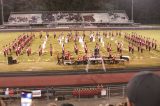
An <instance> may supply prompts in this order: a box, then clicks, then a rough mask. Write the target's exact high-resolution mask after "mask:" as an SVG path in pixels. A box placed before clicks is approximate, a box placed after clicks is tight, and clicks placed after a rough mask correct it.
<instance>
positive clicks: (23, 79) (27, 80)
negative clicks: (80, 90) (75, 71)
mask: <svg viewBox="0 0 160 106" xmlns="http://www.w3.org/2000/svg"><path fill="white" fill-rule="evenodd" d="M136 73H137V72H128V73H107V74H85V75H84V74H83V75H57V76H18V77H0V87H44V86H80V85H95V84H109V83H126V82H128V81H129V80H130V79H131V78H132V77H133V76H134V75H135V74H136ZM155 73H156V74H159V75H160V71H157V72H155Z"/></svg>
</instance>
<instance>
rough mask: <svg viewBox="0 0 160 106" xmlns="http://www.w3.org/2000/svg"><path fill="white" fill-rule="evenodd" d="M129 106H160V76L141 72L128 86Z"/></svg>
mask: <svg viewBox="0 0 160 106" xmlns="http://www.w3.org/2000/svg"><path fill="white" fill-rule="evenodd" d="M127 96H128V102H129V103H128V104H129V106H160V76H158V75H155V74H153V73H151V72H140V73H139V74H137V75H136V76H135V77H134V78H133V79H131V80H130V82H129V83H128V86H127Z"/></svg>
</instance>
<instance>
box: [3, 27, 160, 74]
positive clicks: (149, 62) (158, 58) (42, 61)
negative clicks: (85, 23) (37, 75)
mask: <svg viewBox="0 0 160 106" xmlns="http://www.w3.org/2000/svg"><path fill="white" fill-rule="evenodd" d="M106 31H107V30H106ZM61 32H62V31H57V32H56V35H57V37H56V39H54V37H53V32H49V35H50V36H49V38H48V41H47V43H46V48H45V50H44V51H45V53H44V54H43V55H42V56H41V57H39V56H38V52H37V51H38V47H39V45H42V43H43V41H44V38H45V35H46V33H45V32H43V37H42V39H40V38H39V32H34V33H35V35H36V37H35V39H34V40H33V41H32V43H31V49H32V55H31V56H29V57H28V56H27V55H26V53H25V50H24V53H23V54H22V55H20V56H18V57H17V60H18V62H19V63H18V64H14V65H8V64H7V58H6V57H4V56H3V46H4V45H8V44H9V43H11V42H12V41H13V40H14V39H15V38H17V37H18V36H19V35H20V34H23V33H28V34H30V32H0V42H1V43H0V50H1V52H0V71H32V70H38V71H41V70H78V69H85V68H86V66H85V65H70V66H66V65H57V59H56V56H57V53H61V51H62V49H61V45H59V44H58V40H57V39H58V36H59V35H60V33H61ZM95 32H96V31H95ZM113 32H114V33H115V32H116V31H113ZM121 32H122V36H121V37H116V38H115V39H114V40H111V39H110V38H109V39H107V38H104V42H105V45H106V44H107V43H108V42H110V43H111V44H112V48H113V51H112V53H113V54H115V55H116V54H117V53H116V44H115V41H122V42H123V43H124V46H123V47H124V50H123V55H128V56H130V57H131V60H130V62H129V63H125V64H119V65H107V64H106V65H105V66H106V67H107V68H113V67H114V68H116V67H118V68H119V67H124V68H127V67H147V66H160V30H122V31H121ZM132 32H136V33H137V34H139V35H142V36H146V37H150V38H154V39H156V40H157V43H158V51H155V50H152V51H151V52H149V51H144V53H138V52H137V48H135V49H136V52H135V53H134V54H131V53H128V42H126V41H125V40H124V33H132ZM79 33H80V35H82V33H83V32H82V31H80V32H79ZM89 33H90V32H89V31H86V38H85V41H86V42H87V46H88V49H89V54H92V53H93V49H94V47H95V44H96V42H98V39H96V42H90V41H89ZM100 33H101V35H102V33H103V31H100ZM67 34H68V32H67V31H65V32H64V35H65V36H66V35H67ZM74 34H75V32H73V35H74ZM98 43H99V42H98ZM50 44H52V45H53V56H50V54H49V45H50ZM99 45H100V54H101V55H103V56H108V53H107V51H106V47H105V46H104V47H102V44H101V43H99ZM78 47H79V50H80V52H79V55H84V51H83V48H82V46H81V45H80V43H78ZM65 49H66V50H67V51H70V52H71V54H72V56H73V57H74V58H75V59H77V58H78V56H77V55H75V53H74V41H71V42H69V43H68V44H65ZM12 56H13V57H16V55H15V53H13V54H12ZM90 69H102V66H101V65H91V66H90Z"/></svg>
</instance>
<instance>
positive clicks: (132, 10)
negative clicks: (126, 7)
mask: <svg viewBox="0 0 160 106" xmlns="http://www.w3.org/2000/svg"><path fill="white" fill-rule="evenodd" d="M133 12H134V0H132V9H131V14H132V16H131V20H132V22H133V15H134V13H133Z"/></svg>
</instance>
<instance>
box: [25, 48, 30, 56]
mask: <svg viewBox="0 0 160 106" xmlns="http://www.w3.org/2000/svg"><path fill="white" fill-rule="evenodd" d="M26 53H27V56H29V54H30V53H29V47H28V48H27V50H26Z"/></svg>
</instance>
